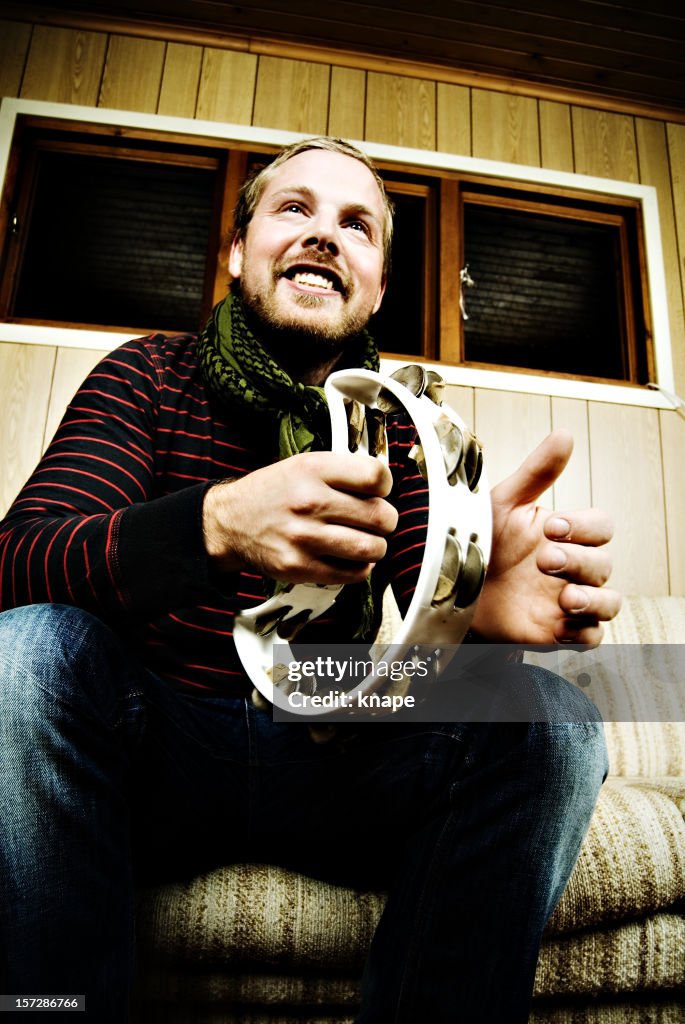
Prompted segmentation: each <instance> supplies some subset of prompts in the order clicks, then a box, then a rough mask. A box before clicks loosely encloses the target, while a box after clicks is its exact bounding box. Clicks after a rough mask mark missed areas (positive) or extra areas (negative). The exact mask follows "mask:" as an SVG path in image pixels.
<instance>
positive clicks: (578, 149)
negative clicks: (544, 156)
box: [572, 107, 638, 181]
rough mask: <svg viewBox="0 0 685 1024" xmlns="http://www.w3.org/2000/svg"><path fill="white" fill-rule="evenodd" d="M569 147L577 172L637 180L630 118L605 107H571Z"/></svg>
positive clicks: (633, 131)
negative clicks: (609, 111)
mask: <svg viewBox="0 0 685 1024" xmlns="http://www.w3.org/2000/svg"><path fill="white" fill-rule="evenodd" d="M572 119H573V149H574V153H575V160H576V171H577V173H578V174H594V175H596V176H597V177H598V178H617V179H618V180H619V181H637V180H638V168H637V147H636V145H635V128H634V124H633V118H632V117H628V116H626V115H624V114H610V113H607V111H605V110H590V109H587V108H585V107H573V108H572Z"/></svg>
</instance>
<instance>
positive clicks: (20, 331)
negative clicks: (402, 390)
mask: <svg viewBox="0 0 685 1024" xmlns="http://www.w3.org/2000/svg"><path fill="white" fill-rule="evenodd" d="M139 336H140V335H139V334H135V333H132V332H130V331H128V332H121V331H102V330H92V329H91V330H89V329H79V328H75V327H48V326H46V325H43V324H17V323H8V322H2V321H0V342H14V343H16V344H21V345H54V346H55V347H59V348H89V349H95V350H98V349H99V350H101V351H102V352H110V351H111V350H112V349H113V348H116V347H117V345H121V344H122V343H123V342H125V341H128V340H130V339H131V338H136V337H139ZM411 362H420V363H421V364H422V365H423V366H426V367H427V368H428V369H434V370H436V371H437V372H438V373H439V374H440V375H441V376H442V377H443V378H444V380H445V382H446V383H447V384H456V385H458V386H461V387H468V388H481V389H489V390H492V391H515V392H520V393H522V394H527V395H546V396H548V397H550V398H576V399H581V400H584V401H587V402H613V403H614V404H618V405H637V406H643V407H645V408H651V409H675V408H678V406H677V404H676V403H675V402H674V401H673V400H672V399H671V397H670V395H667V394H664V393H662V392H661V391H659V390H658V388H654V389H652V388H647V387H645V388H643V387H637V386H636V385H634V384H604V383H597V382H595V381H585V380H577V379H574V378H569V377H551V376H546V375H545V376H543V375H538V374H533V373H530V374H528V373H521V372H520V371H518V370H517V371H516V372H515V373H507V372H506V371H505V370H484V369H480V368H477V367H471V366H452V365H449V364H448V363H431V362H425V361H424V360H422V359H415V358H412V357H411V356H407V357H406V358H401V359H400V358H397V357H382V358H381V370H382V372H383V373H393V371H394V370H396V369H397V368H398V367H400V366H405V365H406V364H407V363H411Z"/></svg>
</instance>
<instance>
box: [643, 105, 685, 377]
mask: <svg viewBox="0 0 685 1024" xmlns="http://www.w3.org/2000/svg"><path fill="white" fill-rule="evenodd" d="M635 134H636V138H637V149H638V156H639V160H640V181H641V182H642V183H643V184H644V185H653V186H654V187H655V188H656V190H657V196H658V200H659V223H660V226H661V244H662V248H663V254H664V271H665V274H666V296H667V302H668V319H669V325H670V329H671V349H672V354H673V372H674V375H675V381H676V385H675V386H676V391H677V392H679V393H680V394H685V316H684V313H683V284H685V279H684V280H683V281H682V282H681V275H680V273H679V269H678V264H679V260H678V239H677V236H676V221H675V210H676V205H675V201H678V200H680V201H682V199H681V196H680V192H681V190H682V188H683V185H684V184H685V182H683V181H682V180H681V181H680V182H679V184H678V186H675V185H674V188H675V189H676V195H675V197H674V194H673V193H672V192H671V170H672V169H673V173H674V174H675V175H678V174H679V173H680V169H682V167H683V166H685V165H684V164H683V163H679V160H680V161H685V145H684V146H683V151H682V152H681V153H677V152H676V153H674V154H673V155H674V157H675V159H674V160H673V162H671V159H670V158H669V150H668V142H667V137H666V130H665V126H664V125H663V124H662V123H661V122H659V121H651V120H645V119H643V118H638V119H637V120H636V121H635ZM684 140H685V136H684ZM671 163H672V167H671ZM674 198H675V201H674ZM683 212H684V213H685V211H683ZM683 228H684V229H685V221H684V222H683ZM682 240H683V241H685V230H684V233H683V236H682Z"/></svg>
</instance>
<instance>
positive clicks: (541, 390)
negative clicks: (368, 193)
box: [0, 98, 675, 408]
mask: <svg viewBox="0 0 685 1024" xmlns="http://www.w3.org/2000/svg"><path fill="white" fill-rule="evenodd" d="M22 115H30V116H34V117H45V118H51V119H56V120H63V121H67V122H68V121H81V122H90V123H93V124H103V125H110V126H115V127H121V128H134V129H142V130H145V131H155V130H157V131H160V132H171V133H175V134H178V135H187V136H189V137H197V139H198V141H201V139H202V138H203V137H204V138H208V137H209V138H214V139H224V140H225V141H226V143H227V144H228V145H230V143H231V142H240V143H248V144H249V143H254V144H261V145H269V146H276V147H280V146H285V145H288V144H289V143H291V142H296V141H298V140H300V139H304V138H307V135H306V134H302V133H300V132H289V131H281V130H279V129H275V128H255V127H252V126H250V125H240V124H225V123H223V122H219V121H200V120H194V119H192V118H183V117H169V116H166V115H162V114H144V113H138V112H136V111H131V110H110V109H106V108H102V107H86V106H78V105H75V104H69V103H47V102H44V101H41V100H22V99H7V98H6V99H3V100H2V103H1V104H0V191H1V190H2V189H3V188H4V182H5V176H6V173H7V166H8V162H9V157H10V152H11V147H12V139H13V136H14V130H15V125H16V121H17V118H18V117H20V116H22ZM351 141H353V142H354V143H355V145H357V146H358V147H359V148H360V149H362V150H363V151H364V152H365V153H367V154H368V155H369V156H370V157H371V159H372V160H378V161H381V160H382V161H387V162H391V163H394V164H396V165H397V166H400V165H403V164H406V165H408V166H409V167H411V168H416V167H426V168H433V169H438V170H450V171H458V172H462V173H468V174H480V175H488V176H489V177H491V178H501V179H502V180H503V181H505V182H510V183H512V184H516V183H518V182H531V183H538V184H540V185H548V186H550V185H551V186H553V187H559V188H564V189H578V190H582V191H584V192H586V193H587V192H595V193H597V194H598V196H600V197H601V196H607V195H608V196H619V197H623V198H627V199H632V200H637V201H638V202H639V203H640V206H641V211H642V223H643V231H644V242H645V254H646V262H647V277H648V282H649V300H650V305H651V317H652V328H653V345H654V359H655V365H656V375H657V379H656V381H654V382H653V383H652V384H651V387H636V386H635V385H622V384H620V383H617V384H604V383H597V382H592V381H583V380H575V379H572V378H566V377H563V378H562V377H553V376H550V375H545V376H542V375H537V374H535V373H525V372H523V373H522V372H519V371H517V372H516V373H507V372H506V371H504V370H488V369H480V368H475V367H467V366H455V365H452V364H446V363H435V364H425V365H434V366H435V367H436V368H437V369H439V370H440V372H441V374H442V376H443V377H444V378H445V379H446V380H447V382H448V383H450V384H458V385H464V386H466V387H477V388H490V389H494V390H498V391H499V390H504V391H519V392H524V393H526V394H541V395H549V396H560V397H565V398H580V399H585V400H590V401H607V402H617V403H620V404H624V405H639V406H648V407H653V408H673V406H674V401H675V400H672V397H671V396H672V393H673V392H674V390H675V387H674V377H673V359H672V353H671V335H670V329H669V322H668V302H667V293H666V275H665V270H664V258H663V249H662V244H661V229H660V226H659V212H658V207H657V192H656V189H655V188H654V187H653V186H651V185H639V184H635V183H634V182H628V181H614V180H610V179H606V178H596V177H592V176H589V175H584V174H572V173H570V172H567V171H554V170H548V169H546V168H540V167H528V166H526V165H523V164H513V163H505V162H502V161H498V160H483V159H480V158H476V157H468V156H458V155H455V154H453V153H441V152H435V151H428V150H423V149H411V148H408V147H405V146H390V145H384V144H381V143H375V142H364V141H359V140H351ZM131 337H134V335H131V334H128V333H120V332H114V331H97V330H92V329H83V330H81V329H77V328H62V327H47V326H43V325H40V324H36V325H33V324H26V323H24V324H15V323H9V322H8V321H3V320H0V342H3V341H7V342H20V343H26V344H37V345H55V346H67V347H70V346H71V347H77V348H93V349H102V350H104V351H110V350H111V349H112V348H113V347H115V346H116V345H118V344H121V343H122V342H123V341H126V340H128V339H129V338H131ZM421 361H422V362H424V361H423V360H421ZM383 363H384V367H385V368H387V370H388V371H392V369H394V368H396V367H397V366H398V365H402V363H403V361H401V360H396V359H395V360H391V359H386V360H384V361H383Z"/></svg>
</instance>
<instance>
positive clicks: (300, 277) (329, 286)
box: [293, 270, 333, 291]
mask: <svg viewBox="0 0 685 1024" xmlns="http://www.w3.org/2000/svg"><path fill="white" fill-rule="evenodd" d="M293 281H294V282H295V284H304V285H309V286H310V288H325V289H326V290H327V291H332V290H333V282H332V281H331V280H330V279H329V278H327V277H322V276H321V274H315V273H313V272H312V271H310V270H304V271H298V273H297V274H295V275H294V276H293Z"/></svg>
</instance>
